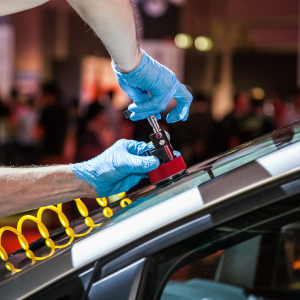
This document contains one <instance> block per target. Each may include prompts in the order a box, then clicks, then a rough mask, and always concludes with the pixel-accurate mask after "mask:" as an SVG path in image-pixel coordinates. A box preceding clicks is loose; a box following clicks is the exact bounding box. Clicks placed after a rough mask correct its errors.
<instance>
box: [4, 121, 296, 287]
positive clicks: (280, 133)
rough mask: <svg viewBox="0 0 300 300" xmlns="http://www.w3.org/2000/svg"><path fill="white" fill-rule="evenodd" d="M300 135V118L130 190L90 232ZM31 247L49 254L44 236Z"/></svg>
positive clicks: (19, 255) (78, 224)
mask: <svg viewBox="0 0 300 300" xmlns="http://www.w3.org/2000/svg"><path fill="white" fill-rule="evenodd" d="M299 139H300V122H296V123H294V124H292V125H289V126H287V127H284V128H282V129H279V130H276V131H274V132H272V133H271V134H268V135H265V136H263V137H260V138H258V139H255V140H253V141H250V142H248V143H246V144H243V145H241V146H239V147H237V148H235V149H232V150H229V151H228V152H225V153H223V154H220V155H218V156H216V157H213V158H212V159H209V160H206V161H204V162H201V163H199V164H197V165H195V166H192V167H190V168H188V169H187V172H186V174H185V175H183V176H182V177H180V178H178V179H176V180H174V181H172V182H169V183H165V184H164V185H161V186H156V187H155V186H153V185H150V186H148V187H145V188H143V189H141V190H138V191H136V192H133V193H130V194H129V195H128V198H129V199H130V200H131V201H132V203H131V204H130V205H128V206H126V207H124V208H121V206H120V205H119V204H120V202H119V201H117V202H115V203H114V204H113V205H112V206H111V208H112V210H113V216H111V217H110V218H109V219H107V218H105V217H103V213H102V210H103V208H102V209H98V210H96V211H94V212H93V213H91V214H90V215H89V216H90V217H92V219H93V220H94V222H95V223H102V225H101V226H99V227H95V228H94V229H93V230H92V232H91V233H90V234H93V233H96V232H99V231H101V230H105V228H107V227H110V226H113V225H114V224H116V223H119V222H121V221H122V220H125V219H127V218H130V217H131V216H133V215H135V214H137V213H139V212H141V211H143V210H146V209H148V208H149V207H152V206H154V205H156V204H158V203H161V202H162V201H165V200H167V199H170V198H171V197H173V196H176V195H178V194H180V193H182V192H184V191H187V190H189V189H192V188H194V187H197V186H199V185H201V184H203V183H205V182H208V181H210V180H211V179H212V178H216V180H218V179H217V177H218V176H220V175H224V174H225V173H227V172H229V171H231V170H233V169H236V168H238V167H240V166H243V165H245V164H247V163H249V162H251V161H254V160H256V159H258V158H260V157H262V156H264V155H266V154H269V153H271V152H274V151H276V150H277V149H279V148H281V147H284V146H286V145H289V144H292V143H295V142H297V141H299ZM70 227H72V229H73V230H74V232H76V233H83V232H86V231H87V229H86V228H87V227H86V225H85V223H84V218H83V217H80V218H79V219H77V220H75V221H74V222H72V223H70ZM90 234H89V235H90ZM85 237H86V235H85V236H82V237H79V238H77V240H79V239H84V238H85ZM51 238H52V239H53V241H54V242H55V243H56V244H59V245H61V244H65V243H66V242H67V241H68V240H69V239H70V237H69V236H67V235H66V234H65V228H63V227H61V228H59V229H57V230H56V231H54V232H52V233H51ZM68 247H71V246H68ZM30 248H31V249H34V250H35V253H36V255H39V256H46V255H48V254H49V248H48V247H47V246H45V240H44V239H43V238H41V239H39V240H37V241H36V242H34V243H32V244H31V245H30ZM65 249H66V248H65ZM62 251H64V249H58V250H57V251H55V253H54V255H59V253H60V252H62ZM25 258H26V257H25V254H24V250H23V249H21V250H18V251H16V252H15V253H14V254H13V255H12V257H10V261H12V262H13V263H14V262H15V263H18V264H19V268H23V267H27V266H28V261H29V260H28V259H27V260H26V259H25ZM20 261H21V262H22V261H24V263H21V264H20ZM25 261H26V262H25ZM22 264H23V265H22ZM10 275H11V273H10V272H9V271H8V270H6V268H5V263H4V262H2V263H0V281H1V279H3V278H6V277H7V276H10Z"/></svg>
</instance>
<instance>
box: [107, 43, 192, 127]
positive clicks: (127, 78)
mask: <svg viewBox="0 0 300 300" xmlns="http://www.w3.org/2000/svg"><path fill="white" fill-rule="evenodd" d="M141 51H142V52H143V57H142V60H141V62H140V64H139V65H138V67H137V68H136V69H135V70H133V71H132V72H130V73H127V74H125V73H122V72H120V71H119V70H118V68H117V67H116V65H115V64H114V62H113V61H112V68H113V71H114V73H115V75H116V77H117V80H118V82H119V85H120V86H121V88H122V89H123V90H124V92H125V93H126V94H127V95H128V96H129V97H130V98H131V99H132V100H133V102H134V103H133V104H131V105H129V106H128V109H129V111H131V112H133V113H132V114H131V116H130V119H131V120H133V121H137V120H141V119H146V118H148V117H150V116H152V115H155V116H156V118H157V119H158V120H159V119H161V116H160V112H162V111H164V110H165V109H166V107H167V105H168V104H169V102H170V101H171V99H172V97H174V98H175V99H176V101H177V102H178V103H177V106H176V107H175V108H174V109H173V110H172V111H171V112H170V113H169V114H168V116H167V122H168V123H174V122H177V121H179V120H182V121H185V120H186V119H187V118H188V116H189V109H190V105H191V102H192V100H193V96H192V95H191V93H190V92H189V91H188V90H187V89H186V87H185V86H184V85H183V84H181V83H180V82H179V80H178V79H177V78H176V76H175V74H174V73H173V72H172V71H171V70H169V69H168V68H166V67H165V66H163V65H161V64H160V63H158V62H157V61H156V60H154V59H153V58H152V57H150V56H149V55H147V53H146V52H145V51H143V50H142V49H141ZM148 91H149V92H150V93H151V96H152V97H150V96H149V94H148V93H147V92H148Z"/></svg>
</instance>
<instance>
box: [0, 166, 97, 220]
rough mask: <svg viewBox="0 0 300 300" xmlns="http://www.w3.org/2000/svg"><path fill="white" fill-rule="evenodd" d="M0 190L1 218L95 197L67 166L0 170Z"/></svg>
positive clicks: (4, 168) (3, 168)
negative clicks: (80, 198)
mask: <svg viewBox="0 0 300 300" xmlns="http://www.w3.org/2000/svg"><path fill="white" fill-rule="evenodd" d="M0 190H1V192H0V207H1V209H0V218H1V217H5V216H8V215H11V214H14V213H17V212H20V211H25V210H29V209H34V208H39V207H42V206H47V205H55V204H58V203H63V202H67V201H70V200H73V199H75V198H79V197H82V198H83V197H88V198H96V197H98V195H97V192H96V191H95V190H94V189H93V188H92V186H91V185H89V184H88V183H86V182H85V181H83V180H80V179H78V178H77V176H76V175H75V174H74V173H73V172H72V170H71V168H70V166H68V165H62V166H51V167H37V168H6V167H0Z"/></svg>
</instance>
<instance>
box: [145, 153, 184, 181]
mask: <svg viewBox="0 0 300 300" xmlns="http://www.w3.org/2000/svg"><path fill="white" fill-rule="evenodd" d="M185 170H186V164H185V162H184V160H183V158H182V156H178V157H176V158H174V159H173V160H170V161H169V162H167V163H164V164H162V165H160V166H159V167H158V168H157V169H155V170H153V171H151V172H149V173H147V175H148V177H149V180H150V182H151V183H152V184H162V183H164V182H167V181H169V180H172V179H173V178H177V177H179V176H180V175H182V174H183V173H185Z"/></svg>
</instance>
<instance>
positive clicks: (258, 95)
mask: <svg viewBox="0 0 300 300" xmlns="http://www.w3.org/2000/svg"><path fill="white" fill-rule="evenodd" d="M251 96H252V97H253V98H254V99H256V100H262V99H263V98H264V97H265V92H264V90H263V89H262V88H260V87H254V88H252V89H251Z"/></svg>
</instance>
